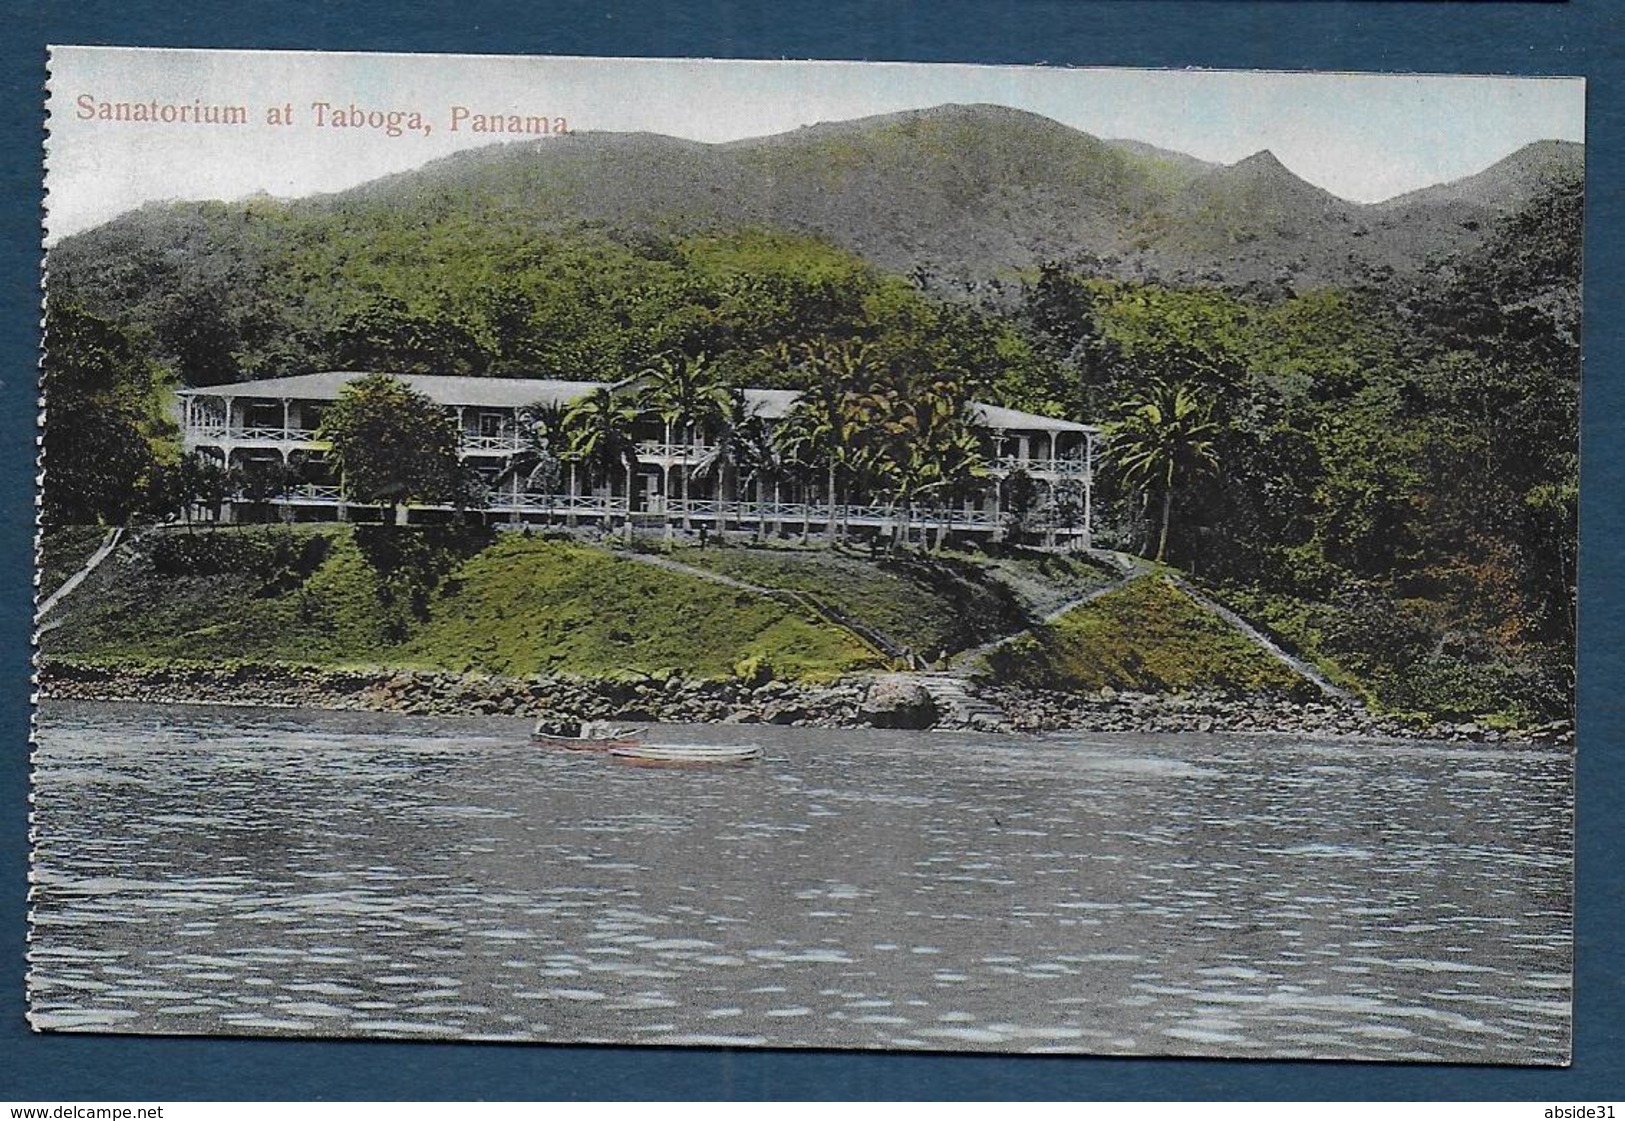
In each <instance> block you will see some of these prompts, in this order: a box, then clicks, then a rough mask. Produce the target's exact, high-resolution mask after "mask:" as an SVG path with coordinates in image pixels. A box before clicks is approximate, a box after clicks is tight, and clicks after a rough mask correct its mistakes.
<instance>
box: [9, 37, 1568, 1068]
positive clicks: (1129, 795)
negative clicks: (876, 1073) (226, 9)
mask: <svg viewBox="0 0 1625 1121" xmlns="http://www.w3.org/2000/svg"><path fill="white" fill-rule="evenodd" d="M50 70H51V73H50V84H49V102H48V108H49V138H48V141H47V148H46V183H45V187H46V194H45V202H46V218H45V230H44V244H45V266H44V267H45V292H46V310H45V316H44V321H45V322H44V338H45V344H44V350H43V354H42V361H41V373H40V376H41V392H42V414H41V428H40V444H41V482H40V488H39V493H38V502H39V518H40V527H41V530H40V538H39V549H38V571H37V584H38V601H37V654H36V670H37V682H38V710H37V718H36V744H35V757H34V758H35V769H34V773H35V790H34V818H33V837H34V842H35V848H34V854H33V863H32V875H31V932H30V951H29V960H30V972H29V977H28V987H29V1007H30V1019H31V1023H32V1025H33V1026H34V1028H35V1029H36V1030H40V1031H54V1032H126V1033H141V1034H169V1035H248V1036H258V1035H266V1036H298V1037H363V1038H365V1037H371V1038H392V1039H402V1038H432V1039H459V1040H502V1041H519V1042H531V1041H533V1042H554V1043H609V1044H641V1045H651V1046H710V1047H753V1046H756V1047H775V1048H795V1047H818V1048H850V1049H865V1048H867V1049H875V1048H883V1049H894V1050H895V1049H903V1050H937V1051H998V1052H1011V1053H1023V1052H1063V1053H1074V1054H1095V1055H1185V1056H1223V1057H1258V1058H1277V1059H1279V1058H1317V1059H1351V1060H1385V1061H1395V1060H1404V1061H1419V1062H1449V1063H1495V1064H1540V1065H1560V1064H1564V1063H1567V1062H1568V1058H1569V1053H1570V1035H1571V1016H1572V1012H1571V977H1572V965H1573V915H1574V908H1573V868H1572V856H1573V837H1574V834H1573V810H1574V801H1573V761H1574V755H1573V752H1574V748H1573V744H1574V729H1573V705H1574V678H1575V625H1576V623H1575V610H1576V600H1575V554H1576V543H1577V539H1576V515H1575V511H1576V501H1577V495H1578V403H1579V392H1580V347H1581V338H1580V298H1579V296H1580V282H1581V275H1580V259H1581V225H1582V224H1581V213H1582V205H1583V179H1584V166H1585V158H1584V154H1585V148H1584V139H1585V137H1584V124H1583V122H1584V84H1583V82H1582V81H1581V80H1579V79H1570V78H1555V77H1554V78H1508V77H1478V76H1445V75H1432V76H1426V75H1384V74H1350V73H1339V74H1325V73H1279V72H1213V71H1165V70H1128V69H1054V68H1040V67H987V66H960V65H939V64H932V65H916V64H909V65H903V64H878V63H839V62H748V61H702V60H658V59H614V58H526V57H471V56H430V55H363V54H335V53H302V52H228V51H199V50H159V49H125V48H111V47H58V48H55V49H54V50H53V51H52V53H51V59H50Z"/></svg>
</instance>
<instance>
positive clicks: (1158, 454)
mask: <svg viewBox="0 0 1625 1121" xmlns="http://www.w3.org/2000/svg"><path fill="white" fill-rule="evenodd" d="M1212 413H1213V403H1212V402H1211V401H1205V400H1203V399H1202V397H1201V396H1200V395H1199V394H1198V391H1197V389H1196V387H1195V386H1193V385H1192V384H1191V383H1190V382H1187V381H1182V382H1177V383H1169V382H1156V383H1154V384H1152V385H1151V386H1150V387H1149V388H1148V389H1147V390H1146V392H1145V394H1144V395H1143V396H1141V397H1138V398H1136V399H1134V400H1131V401H1129V402H1127V403H1126V404H1125V405H1124V406H1123V415H1122V417H1121V419H1119V420H1118V421H1116V422H1115V423H1113V424H1111V425H1109V426H1108V427H1107V430H1106V439H1107V444H1106V453H1107V456H1108V457H1109V458H1110V459H1111V461H1112V462H1114V463H1115V464H1116V467H1117V470H1118V472H1119V473H1120V474H1121V475H1122V478H1123V481H1124V483H1126V484H1127V485H1128V486H1129V487H1131V488H1133V489H1135V490H1138V491H1139V492H1140V493H1141V494H1142V495H1144V496H1145V498H1146V501H1147V503H1149V501H1150V499H1151V496H1152V494H1153V493H1154V492H1160V494H1161V497H1162V528H1161V530H1160V532H1159V533H1158V535H1157V555H1156V560H1157V563H1159V564H1161V563H1163V562H1164V561H1166V560H1167V557H1168V522H1169V518H1170V514H1171V511H1172V509H1173V502H1174V491H1175V489H1176V488H1177V487H1178V486H1179V485H1180V484H1181V483H1182V482H1183V481H1184V480H1185V479H1186V478H1187V477H1189V476H1192V475H1195V474H1198V473H1199V472H1201V471H1204V470H1213V469H1216V468H1217V467H1218V466H1219V460H1218V457H1217V456H1216V455H1215V454H1214V451H1213V443H1214V437H1216V436H1217V435H1218V434H1219V425H1218V424H1217V423H1216V422H1215V421H1214V420H1213V419H1212Z"/></svg>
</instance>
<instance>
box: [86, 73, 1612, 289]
mask: <svg viewBox="0 0 1625 1121" xmlns="http://www.w3.org/2000/svg"><path fill="white" fill-rule="evenodd" d="M1583 157H1584V146H1583V145H1580V144H1576V143H1573V142H1566V141H1541V142H1535V143H1533V144H1530V145H1526V146H1525V147H1524V148H1521V149H1519V150H1518V151H1517V152H1514V153H1512V154H1511V155H1509V156H1507V157H1505V158H1503V159H1502V160H1500V161H1497V162H1496V163H1495V164H1493V165H1491V166H1490V167H1488V168H1486V169H1484V170H1483V171H1481V172H1478V173H1476V174H1475V175H1472V176H1467V177H1464V178H1462V179H1459V180H1455V181H1452V182H1451V183H1446V184H1438V185H1435V186H1433V187H1428V188H1423V189H1421V190H1419V191H1414V192H1409V193H1408V194H1406V195H1403V196H1400V197H1398V198H1396V199H1392V200H1388V201H1385V202H1379V203H1360V202H1353V201H1350V200H1347V199H1343V198H1340V197H1339V196H1337V195H1335V194H1333V193H1332V192H1330V191H1327V190H1326V189H1324V188H1322V187H1319V186H1317V185H1315V184H1313V183H1311V182H1309V181H1308V180H1306V179H1304V178H1303V177H1301V176H1299V175H1297V174H1296V173H1294V172H1293V171H1292V170H1291V169H1290V168H1288V167H1287V166H1286V165H1285V164H1283V163H1282V162H1281V161H1280V160H1279V159H1278V158H1277V157H1276V156H1275V155H1274V154H1273V153H1272V152H1270V151H1269V150H1267V149H1265V150H1261V151H1259V152H1256V153H1253V154H1252V155H1250V156H1248V157H1246V158H1244V159H1242V160H1238V161H1236V162H1234V163H1231V164H1214V163H1210V162H1208V161H1203V160H1199V159H1197V158H1196V157H1193V156H1189V155H1186V154H1184V153H1178V152H1171V151H1170V150H1167V149H1161V148H1157V147H1156V146H1154V145H1151V144H1147V143H1145V142H1142V141H1137V140H1123V139H1117V140H1102V139H1100V138H1098V137H1095V136H1093V135H1090V134H1088V133H1086V132H1083V131H1081V130H1078V129H1074V128H1072V127H1070V126H1068V125H1065V124H1062V123H1060V122H1058V121H1055V120H1053V119H1051V118H1048V117H1044V116H1042V115H1040V114H1036V113H1032V112H1029V111H1026V110H1021V109H1015V108H1011V107H1008V106H997V105H986V104H970V105H964V104H952V103H950V104H944V105H939V106H934V107H931V108H927V109H912V110H905V111H901V112H896V113H887V114H880V115H875V116H869V117H861V118H856V119H852V120H844V121H830V122H820V123H818V124H813V125H808V126H803V127H800V128H797V129H793V130H790V131H787V132H781V133H775V134H771V135H767V136H762V137H751V138H744V139H740V140H732V141H727V142H723V143H716V144H712V143H706V142H702V141H696V140H688V139H684V138H679V137H672V136H667V135H664V134H660V133H652V132H627V133H609V132H578V133H574V134H569V135H565V136H560V137H551V138H547V139H542V140H533V141H518V142H510V143H502V144H494V145H489V146H485V147H481V148H474V149H468V150H465V151H462V152H457V153H453V154H451V155H449V156H446V157H442V158H441V159H438V160H434V161H431V162H429V163H427V164H424V165H423V166H421V167H419V168H415V169H412V170H409V171H404V172H398V173H395V174H392V175H388V176H384V177H381V178H378V179H375V180H372V181H369V182H367V183H363V184H361V185H359V186H357V187H353V188H349V189H347V190H344V191H339V192H334V193H329V194H323V195H314V196H307V197H305V198H301V199H296V200H290V201H285V202H278V203H275V204H274V205H277V206H282V207H285V208H287V209H288V210H290V211H294V212H299V213H304V214H311V215H318V216H321V215H348V216H350V219H354V220H364V218H365V212H366V211H367V210H368V209H369V208H374V207H379V208H387V209H389V210H392V211H399V212H401V213H403V214H408V215H410V214H411V213H413V212H415V211H416V212H421V213H422V214H423V215H425V218H424V220H430V219H431V218H432V217H433V216H434V215H442V214H447V213H462V214H465V215H467V216H470V217H472V218H474V219H476V220H477V219H478V218H480V217H481V216H489V215H498V214H501V215H508V216H511V217H516V218H517V219H518V220H520V221H522V222H524V223H526V224H527V225H529V226H531V227H534V228H535V229H537V230H538V231H539V232H540V231H545V230H549V229H557V228H562V227H568V226H571V225H574V224H580V223H586V224H588V225H593V226H600V227H607V228H611V229H620V230H624V231H627V232H631V233H635V234H658V235H679V236H681V235H688V234H697V233H698V234H703V233H714V232H722V231H727V230H737V229H741V228H751V227H760V228H774V229H782V230H785V231H788V232H793V233H797V234H803V235H812V236H816V237H820V238H824V239H826V240H828V241H831V242H833V243H835V244H837V245H839V246H841V247H842V248H844V249H847V250H849V251H851V252H854V253H856V254H858V255H860V256H862V257H863V258H865V259H866V260H868V261H870V262H871V263H872V264H874V265H876V266H877V267H880V268H882V269H884V270H887V271H892V272H897V273H909V274H914V275H916V276H918V277H921V278H922V282H926V281H929V280H931V279H932V278H935V279H936V280H937V281H938V282H940V283H939V284H938V287H939V288H941V289H943V290H945V291H949V292H952V291H978V290H985V289H986V287H987V286H988V285H990V284H991V285H994V286H995V287H996V286H997V285H998V284H999V283H1000V282H1002V281H1004V280H1008V279H1010V278H1011V277H1014V276H1019V275H1023V274H1027V273H1030V272H1031V271H1032V270H1034V269H1036V268H1037V267H1038V266H1039V265H1041V264H1044V263H1046V262H1050V261H1061V262H1074V263H1078V262H1082V263H1084V264H1085V266H1086V267H1088V268H1090V269H1092V270H1094V271H1096V272H1098V273H1099V274H1101V275H1105V276H1112V277H1116V278H1119V279H1130V280H1157V281H1161V282H1165V283H1171V284H1176V285H1178V284H1187V285H1188V284H1216V285H1219V286H1223V287H1230V288H1234V289H1238V290H1244V291H1251V292H1254V293H1258V294H1266V295H1267V294H1270V293H1274V292H1283V291H1291V290H1296V289H1301V288H1314V287H1328V286H1330V287H1354V288H1362V287H1371V286H1373V285H1376V286H1381V285H1386V284H1391V283H1398V284H1401V285H1403V284H1405V283H1409V282H1413V281H1415V280H1416V279H1417V278H1419V277H1422V276H1423V275H1424V274H1425V273H1426V272H1427V271H1428V270H1429V269H1431V268H1434V267H1436V266H1437V265H1438V263H1439V262H1441V261H1443V260H1447V259H1450V258H1453V257H1455V256H1458V255H1460V254H1461V253H1463V252H1465V251H1467V250H1469V249H1471V248H1472V247H1473V246H1475V245H1477V244H1479V243H1480V242H1481V241H1482V240H1483V237H1484V236H1485V229H1486V227H1487V225H1488V224H1489V223H1491V222H1492V221H1493V220H1495V219H1497V218H1499V217H1502V216H1505V215H1508V214H1511V213H1512V212H1514V211H1516V210H1517V209H1519V207H1521V206H1523V205H1527V204H1528V202H1529V200H1530V199H1531V198H1532V197H1533V196H1534V195H1535V194H1537V193H1538V192H1539V191H1540V190H1541V189H1542V188H1543V187H1544V186H1547V185H1550V184H1553V183H1561V182H1564V181H1567V180H1572V179H1573V178H1574V177H1576V176H1578V175H1581V174H1583ZM181 205H183V206H184V205H185V204H181ZM221 205H224V206H227V207H236V208H239V209H242V208H245V207H247V206H248V205H250V204H249V203H247V202H238V203H227V204H221ZM257 205H266V203H265V202H264V201H263V200H262V201H260V202H259V203H257ZM144 212H145V209H143V210H142V211H135V212H131V214H141V213H144ZM131 214H127V215H124V216H121V217H120V218H118V219H114V220H113V222H111V223H108V224H106V225H104V226H102V227H97V228H96V229H95V230H92V231H85V232H83V233H80V234H75V235H72V237H70V238H67V239H64V242H63V244H68V243H69V242H79V243H81V244H89V243H94V242H96V241H99V240H106V241H112V242H117V241H119V240H120V238H119V235H118V233H117V232H116V231H117V230H118V229H120V228H122V227H124V226H127V225H128V224H129V223H130V222H132V221H136V219H133V218H131ZM350 219H346V220H350ZM98 231H105V232H98ZM87 238H88V239H89V242H85V241H83V240H82V239H87Z"/></svg>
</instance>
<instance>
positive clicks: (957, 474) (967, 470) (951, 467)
mask: <svg viewBox="0 0 1625 1121" xmlns="http://www.w3.org/2000/svg"><path fill="white" fill-rule="evenodd" d="M933 454H934V455H935V457H936V465H937V475H938V477H939V481H940V483H941V493H942V494H943V495H945V496H946V499H947V501H946V503H945V505H946V506H947V508H948V524H947V525H946V526H945V527H944V526H943V525H942V524H941V523H940V522H939V523H938V528H937V544H936V548H937V549H941V548H942V543H943V540H944V539H945V538H946V537H947V536H948V535H949V534H951V533H953V531H954V513H955V510H956V509H957V507H958V506H959V504H960V503H961V502H963V501H964V500H965V499H967V498H969V497H970V496H971V495H973V494H976V493H977V492H979V491H982V490H984V489H985V488H986V487H987V486H988V484H989V482H990V481H991V480H992V478H993V476H992V473H991V472H989V471H988V467H987V451H986V449H985V448H984V447H983V441H982V438H981V436H980V435H978V434H977V431H976V429H975V428H974V427H973V426H972V425H971V424H970V418H969V417H968V416H965V415H964V410H963V409H962V410H961V423H960V424H959V425H957V426H956V427H955V429H954V430H953V431H952V432H949V433H947V434H945V436H944V439H943V440H942V441H941V442H940V443H939V444H938V446H937V447H936V448H934V449H933Z"/></svg>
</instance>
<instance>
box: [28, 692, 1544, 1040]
mask: <svg viewBox="0 0 1625 1121" xmlns="http://www.w3.org/2000/svg"><path fill="white" fill-rule="evenodd" d="M651 738H654V739H662V740H666V741H669V742H707V743H754V744H759V745H760V746H761V747H762V748H763V749H764V755H763V757H762V758H761V759H760V760H759V761H756V762H754V763H750V764H746V765H733V766H717V767H703V768H694V769H651V768H641V767H636V766H628V765H625V764H623V763H620V762H617V761H615V760H612V759H611V758H609V757H607V756H604V755H599V754H591V753H577V752H567V751H556V750H554V751H550V750H545V749H538V748H535V747H532V746H531V745H529V744H528V743H527V742H526V725H525V723H524V722H523V721H519V720H513V719H507V718H471V719H438V718H422V717H406V716H385V715H375V714H354V713H318V712H304V711H290V710H262V709H229V708H204V707H188V706H174V707H156V706H138V705H111V704H88V703H86V704H78V703H74V704H70V703H46V704H45V705H44V706H43V708H42V710H41V713H40V720H39V747H38V753H37V756H36V780H35V781H36V804H35V821H34V827H35V833H36V837H37V851H36V856H35V865H34V873H33V878H34V885H33V901H32V908H33V927H32V945H31V951H30V959H31V978H30V985H31V999H32V1015H33V1022H34V1024H35V1026H36V1027H39V1028H44V1029H54V1030H86V1031H116V1032H146V1033H188V1034H191V1033H201V1034H232V1035H299V1036H372V1037H391V1038H414V1037H422V1038H459V1039H469V1038H474V1039H498V1040H546V1041H575V1042H582V1041H596V1042H612V1043H642V1044H688V1045H763V1046H772V1047H864V1048H893V1049H897V1048H902V1049H928V1050H1008V1051H1064V1052H1088V1053H1096V1054H1178V1055H1216V1056H1257V1057H1264V1056H1270V1057H1329V1058H1359V1059H1386V1060H1399V1059H1420V1060H1439V1061H1452V1062H1463V1061H1465V1062H1497V1063H1517V1062H1538V1063H1556V1062H1561V1061H1563V1060H1564V1059H1565V1057H1566V1055H1567V1053H1568V1045H1569V1032H1570V970H1571V960H1572V935H1571V926H1572V923H1571V916H1572V903H1571V852H1572V844H1573V831H1572V787H1571V777H1572V758H1571V756H1570V754H1569V753H1568V752H1567V751H1564V750H1553V749H1546V748H1533V747H1523V748H1520V747H1508V746H1493V747H1490V746H1483V747H1479V746H1460V745H1453V746H1447V745H1440V744H1425V743H1380V742H1371V741H1339V740H1310V739H1304V738H1301V737H1299V738H1292V737H1285V736H1235V735H1161V734H1158V735H1149V734H1145V735H1132V734H1113V735H1095V734H1056V735H1049V736H1044V737H1009V736H1006V737H999V736H983V735H966V734H952V733H925V732H879V731H839V730H823V729H801V728H780V727H761V726H755V727H751V726H729V727H661V728H657V729H654V730H653V731H652V732H651Z"/></svg>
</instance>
